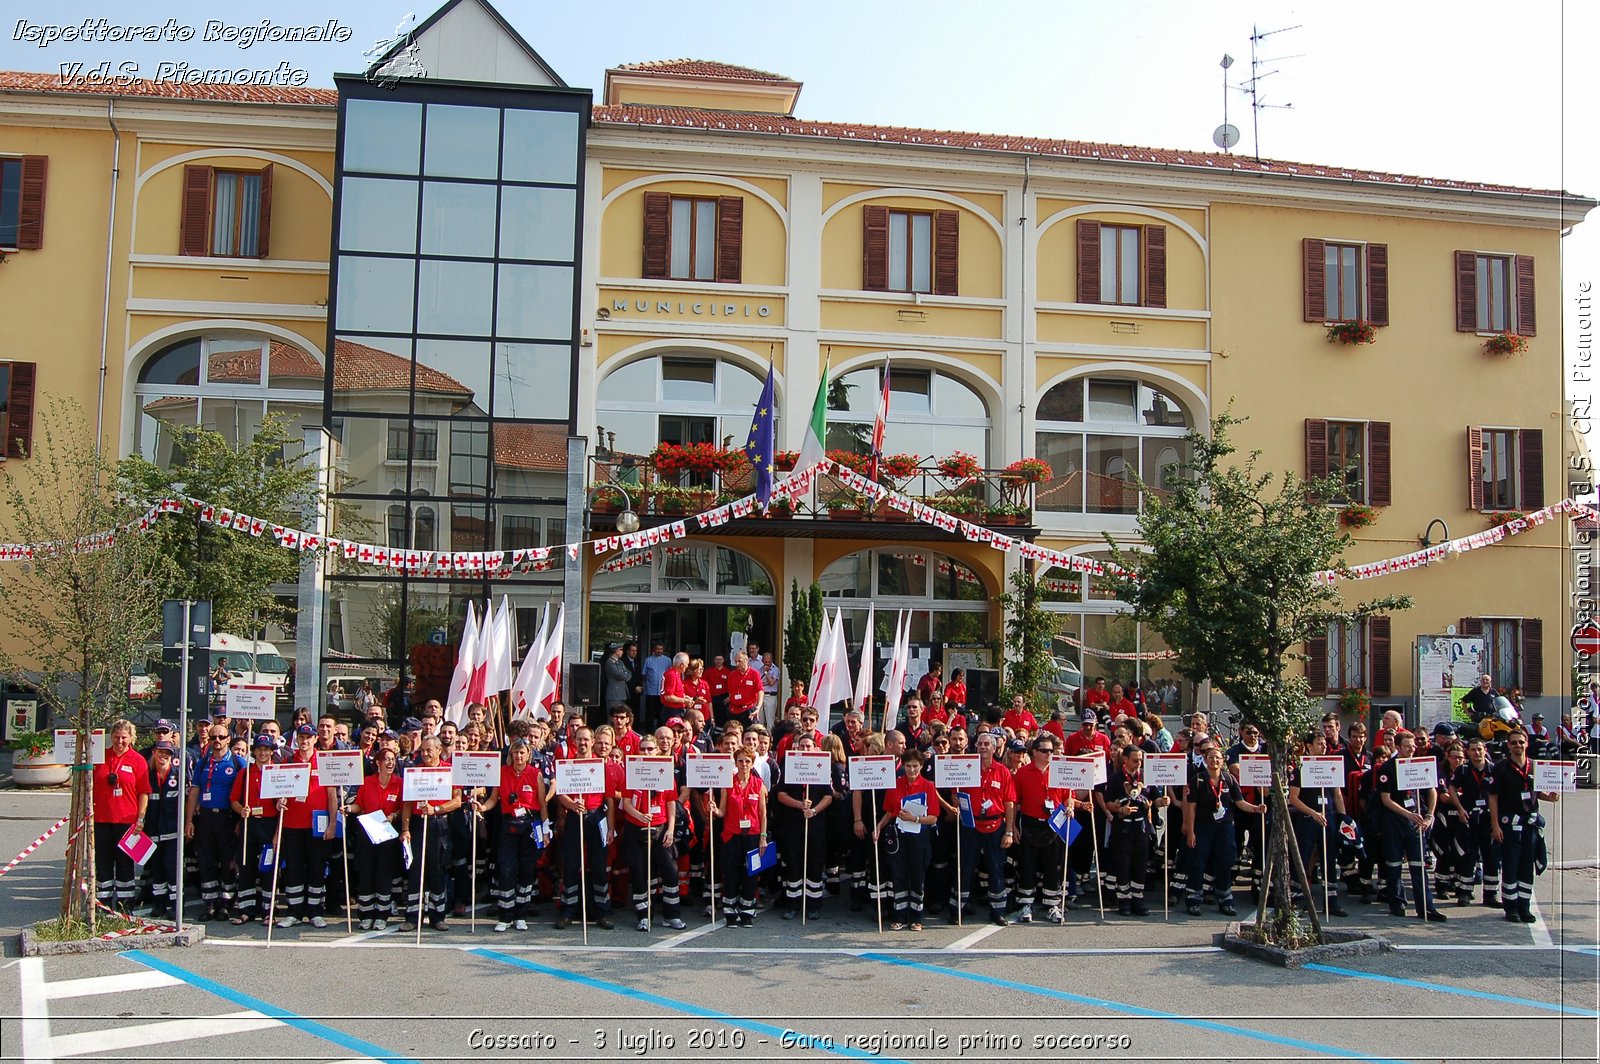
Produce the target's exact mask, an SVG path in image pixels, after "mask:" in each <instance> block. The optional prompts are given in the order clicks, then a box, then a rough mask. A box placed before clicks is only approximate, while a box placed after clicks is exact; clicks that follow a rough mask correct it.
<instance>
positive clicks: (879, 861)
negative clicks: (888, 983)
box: [867, 700, 900, 935]
mask: <svg viewBox="0 0 1600 1064" xmlns="http://www.w3.org/2000/svg"><path fill="white" fill-rule="evenodd" d="M867 704H868V705H871V704H872V703H871V701H870V700H868V703H867ZM867 793H868V795H869V797H871V799H872V838H871V840H870V841H871V843H872V868H873V873H872V874H873V880H874V881H873V884H872V893H873V896H874V899H875V901H876V902H877V909H878V934H880V935H881V934H883V853H882V851H881V850H879V849H878V792H877V791H868V792H867ZM895 830H896V831H898V830H900V829H899V828H896V829H895Z"/></svg>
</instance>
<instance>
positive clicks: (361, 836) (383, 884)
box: [351, 747, 406, 931]
mask: <svg viewBox="0 0 1600 1064" xmlns="http://www.w3.org/2000/svg"><path fill="white" fill-rule="evenodd" d="M397 762H398V758H397V756H396V754H395V752H394V751H393V750H390V749H388V748H387V747H385V748H384V749H381V750H379V751H378V756H377V757H376V758H374V759H373V765H374V767H375V768H376V769H377V771H376V772H374V773H373V774H372V775H370V776H368V777H367V778H366V779H364V780H362V781H361V786H360V788H359V789H357V791H356V798H355V804H354V806H352V808H351V813H352V815H353V816H362V815H364V814H366V813H382V814H383V817H384V819H385V820H387V821H388V822H389V823H390V824H391V825H398V823H399V820H400V790H401V781H400V774H399V773H397V772H396V771H395V765H396V764H397ZM395 830H396V831H398V830H399V828H398V826H396V828H395ZM351 838H353V839H354V840H355V842H356V846H355V854H356V891H357V894H356V901H357V904H358V905H359V906H360V907H361V923H360V924H359V925H358V926H359V927H360V928H361V930H363V931H382V930H384V929H385V928H387V927H388V926H389V918H390V917H392V916H397V915H398V914H399V913H400V912H402V911H403V910H404V909H405V896H406V891H405V877H404V875H402V872H403V869H402V867H401V865H402V860H401V855H400V838H399V836H398V835H396V836H395V837H394V838H392V839H389V840H388V841H386V842H379V843H374V842H373V841H372V839H371V838H370V837H369V836H368V835H367V832H366V829H365V828H363V829H361V830H359V831H354V832H352V833H351ZM386 895H387V896H386Z"/></svg>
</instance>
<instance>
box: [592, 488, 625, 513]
mask: <svg viewBox="0 0 1600 1064" xmlns="http://www.w3.org/2000/svg"><path fill="white" fill-rule="evenodd" d="M594 512H595V513H597V514H615V513H621V512H622V492H620V491H618V490H617V489H616V488H601V489H600V490H599V491H596V492H595V493H594Z"/></svg>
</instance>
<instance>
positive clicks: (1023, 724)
mask: <svg viewBox="0 0 1600 1064" xmlns="http://www.w3.org/2000/svg"><path fill="white" fill-rule="evenodd" d="M1000 727H1002V728H1004V729H1006V730H1007V731H1009V732H1011V733H1012V734H1013V735H1015V736H1017V737H1018V738H1019V739H1026V738H1027V737H1028V736H1030V735H1033V734H1034V733H1035V732H1037V731H1038V730H1039V721H1038V719H1037V718H1035V717H1034V715H1033V713H1032V712H1031V711H1029V709H1028V703H1027V701H1026V700H1025V699H1024V698H1023V697H1022V696H1021V695H1012V696H1011V708H1010V709H1009V710H1007V711H1006V715H1005V716H1004V717H1002V718H1001V719H1000Z"/></svg>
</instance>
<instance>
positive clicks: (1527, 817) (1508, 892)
mask: <svg viewBox="0 0 1600 1064" xmlns="http://www.w3.org/2000/svg"><path fill="white" fill-rule="evenodd" d="M1528 742H1529V739H1528V733H1527V732H1525V731H1513V732H1512V733H1511V734H1509V735H1507V736H1506V756H1505V757H1504V758H1503V759H1501V760H1500V761H1497V762H1496V763H1495V766H1494V771H1493V776H1492V779H1491V780H1490V782H1489V817H1490V819H1491V821H1492V823H1493V825H1494V826H1493V828H1492V832H1491V837H1492V838H1493V840H1494V841H1495V842H1497V843H1499V844H1500V857H1501V866H1502V867H1503V868H1504V869H1505V871H1504V872H1503V873H1502V877H1501V878H1502V881H1503V885H1502V887H1501V891H1500V898H1501V903H1502V905H1503V906H1504V907H1505V912H1506V919H1507V920H1511V921H1518V920H1520V921H1521V922H1522V923H1525V924H1531V923H1534V922H1536V921H1537V920H1538V917H1536V916H1534V915H1533V874H1534V873H1533V865H1534V856H1535V851H1536V850H1537V849H1538V847H1539V844H1540V843H1541V842H1542V839H1541V838H1540V835H1541V832H1542V831H1543V829H1544V818H1543V817H1541V816H1540V815H1539V802H1540V801H1541V800H1543V801H1546V802H1559V801H1560V800H1561V796H1560V795H1559V794H1557V793H1556V792H1555V791H1540V790H1535V789H1534V783H1533V774H1534V768H1533V762H1532V761H1530V760H1529V759H1528Z"/></svg>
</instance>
